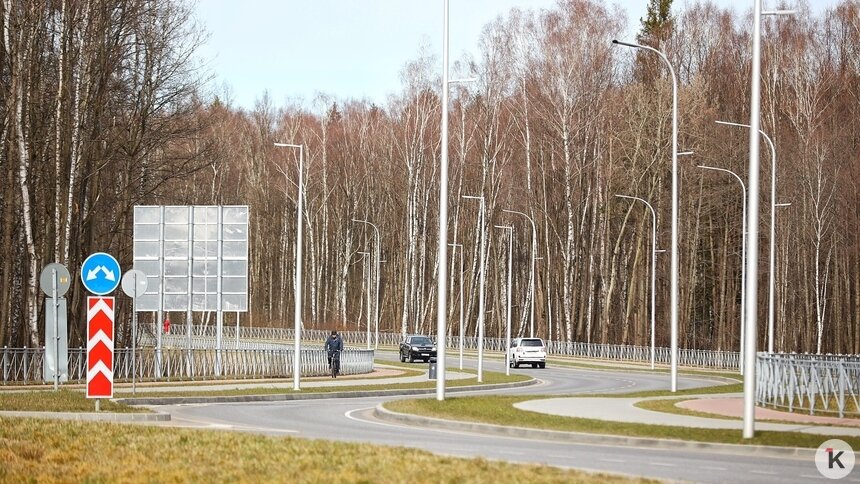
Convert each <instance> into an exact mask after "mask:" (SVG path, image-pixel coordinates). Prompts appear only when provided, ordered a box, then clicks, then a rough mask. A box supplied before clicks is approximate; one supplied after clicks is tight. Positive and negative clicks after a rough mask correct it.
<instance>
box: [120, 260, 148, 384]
mask: <svg viewBox="0 0 860 484" xmlns="http://www.w3.org/2000/svg"><path fill="white" fill-rule="evenodd" d="M146 285H147V280H146V274H144V273H143V271H139V270H136V269H132V270H130V271H128V272H126V273H125V275H124V276H122V292H124V293H125V294H126V295H127V296H128V297H130V298H131V394H132V395H137V298H138V297H140V296H142V295H143V293H145V292H146Z"/></svg>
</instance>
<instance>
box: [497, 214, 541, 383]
mask: <svg viewBox="0 0 860 484" xmlns="http://www.w3.org/2000/svg"><path fill="white" fill-rule="evenodd" d="M495 227H496V228H497V229H502V230H506V231H507V232H508V292H507V299H508V300H507V306H508V307H507V317H506V321H507V323H506V330H505V375H510V374H511V362H510V358H511V286H512V284H511V280H512V277H511V273H513V268H514V251H513V247H514V228H513V226H510V225H496V226H495ZM532 261H534V259H532Z"/></svg>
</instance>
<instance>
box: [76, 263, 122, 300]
mask: <svg viewBox="0 0 860 484" xmlns="http://www.w3.org/2000/svg"><path fill="white" fill-rule="evenodd" d="M120 275H122V274H121V272H120V269H119V262H117V261H116V259H115V258H114V257H113V256H112V255H110V254H106V253H104V252H96V253H95V254H90V256H89V257H87V259H86V260H85V261H84V265H83V266H82V267H81V281H82V282H83V283H84V288H85V289H86V290H87V291H89V292H91V293H93V294H95V295H96V296H104V295H105V294H109V293H111V292H113V291H114V290H115V289H116V288H117V286H119V281H120Z"/></svg>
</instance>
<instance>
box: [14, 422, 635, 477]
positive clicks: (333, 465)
mask: <svg viewBox="0 0 860 484" xmlns="http://www.w3.org/2000/svg"><path fill="white" fill-rule="evenodd" d="M0 462H3V465H2V466H0V481H3V482H294V483H317V482H357V483H359V482H360V483H366V482H434V483H435V482H439V483H461V482H497V481H499V480H500V479H501V480H502V481H504V482H512V483H555V482H565V483H583V482H609V483H616V482H649V481H645V480H628V479H626V478H622V477H614V476H609V475H605V474H587V473H584V472H577V471H572V470H564V469H559V468H554V467H549V466H537V465H516V464H509V463H505V462H497V461H488V460H484V459H464V458H454V457H441V456H436V455H433V454H431V453H429V452H425V451H421V450H416V449H409V448H394V447H383V446H375V445H369V444H354V443H342V442H331V441H323V440H305V439H297V438H290V437H286V438H284V437H264V436H258V435H250V434H245V433H240V432H228V431H203V430H190V429H176V428H163V427H152V426H131V425H120V424H107V423H85V422H59V421H48V420H37V419H18V418H2V419H0Z"/></svg>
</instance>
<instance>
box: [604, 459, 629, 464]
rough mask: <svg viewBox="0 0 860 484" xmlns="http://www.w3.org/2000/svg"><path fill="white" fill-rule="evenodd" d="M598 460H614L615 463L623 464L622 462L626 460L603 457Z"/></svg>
mask: <svg viewBox="0 0 860 484" xmlns="http://www.w3.org/2000/svg"><path fill="white" fill-rule="evenodd" d="M600 460H601V461H603V462H614V463H616V464H623V463H625V462H627V461H626V460H624V459H605V458H601V459H600Z"/></svg>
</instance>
